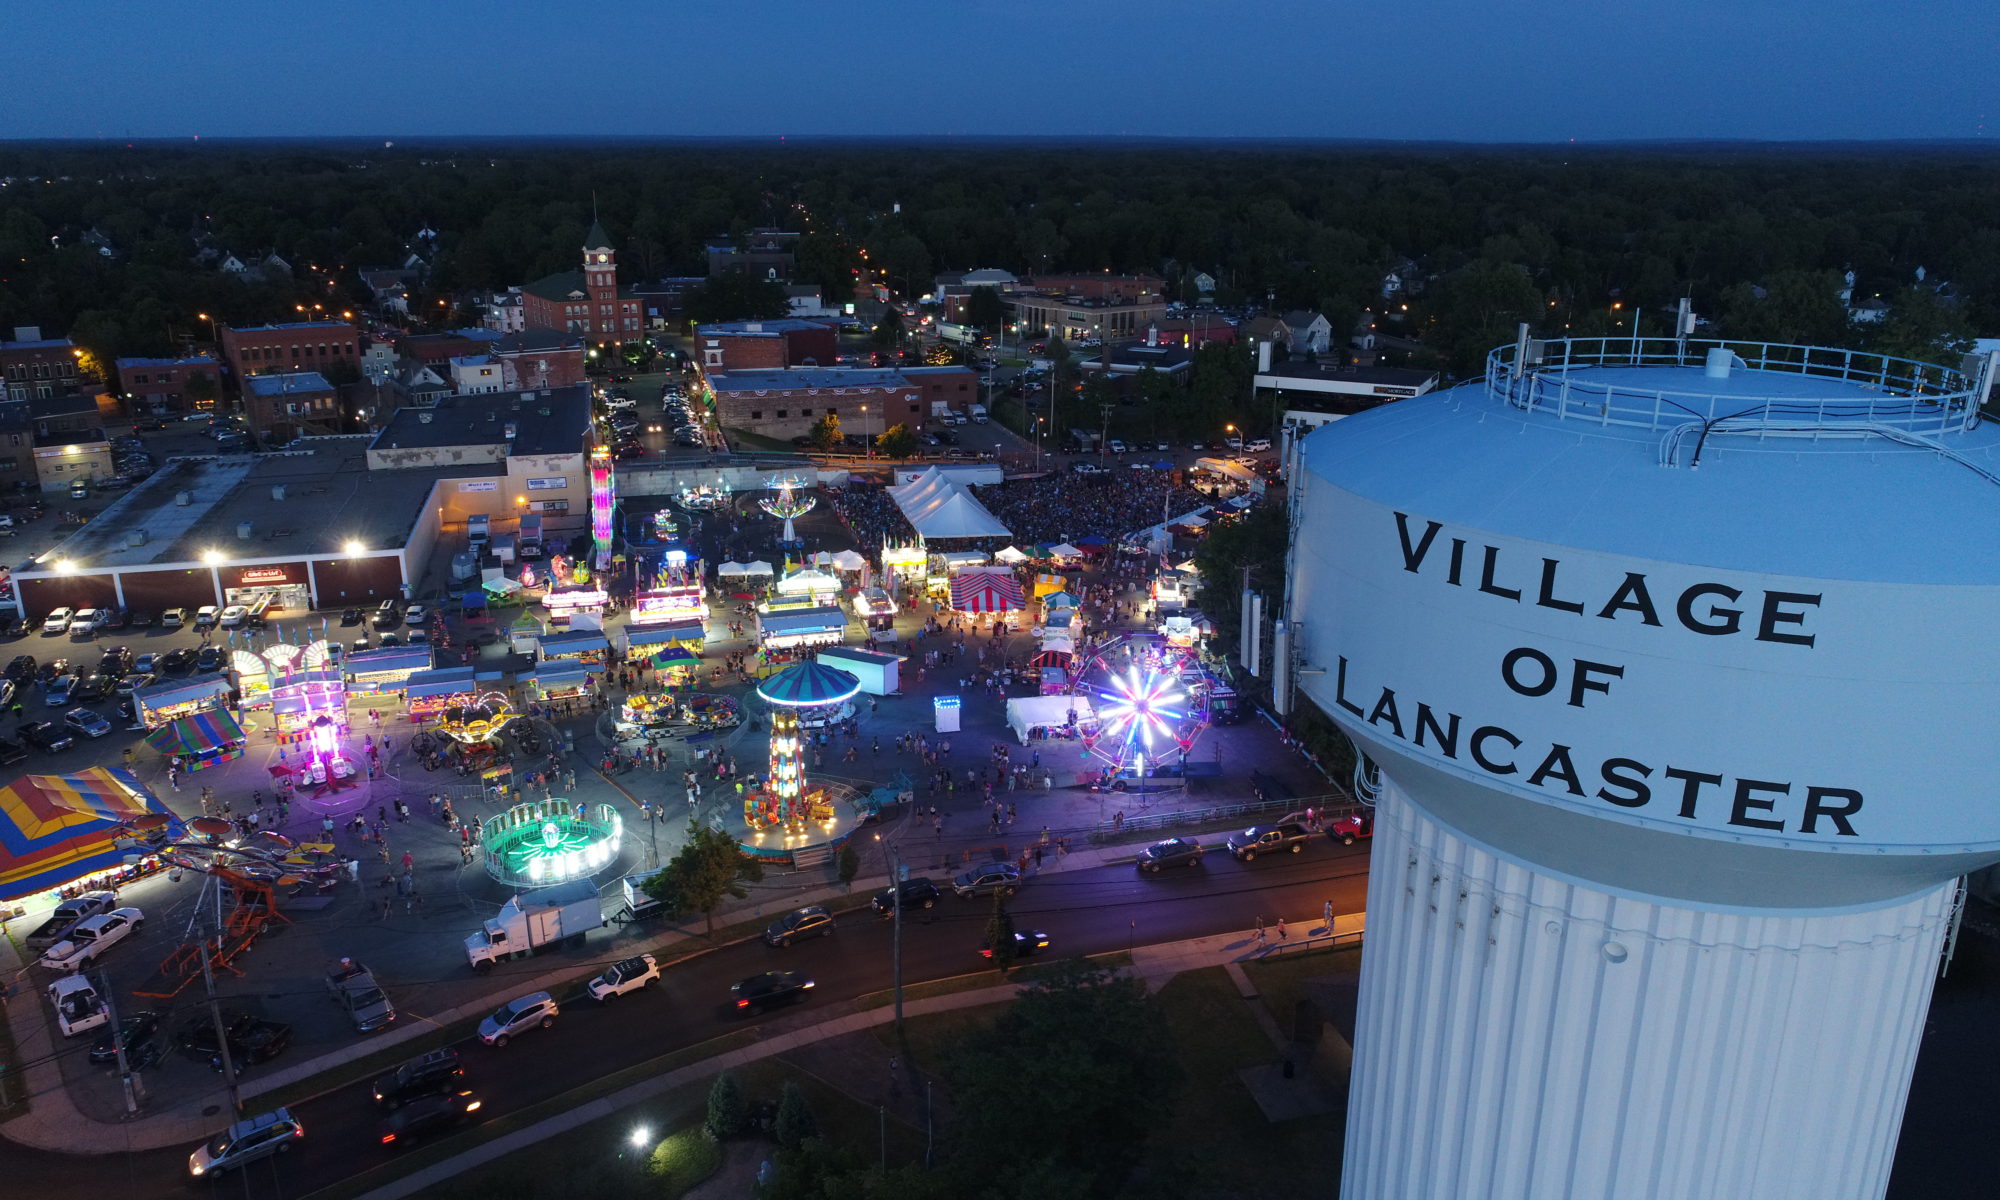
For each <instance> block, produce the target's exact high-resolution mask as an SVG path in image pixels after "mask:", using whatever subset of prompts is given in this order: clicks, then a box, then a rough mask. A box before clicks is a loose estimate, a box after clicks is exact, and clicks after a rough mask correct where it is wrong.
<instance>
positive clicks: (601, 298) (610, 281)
mask: <svg viewBox="0 0 2000 1200" xmlns="http://www.w3.org/2000/svg"><path fill="white" fill-rule="evenodd" d="M583 285H584V288H585V290H587V291H588V292H589V293H590V299H591V302H592V304H593V306H594V308H595V313H596V315H597V316H598V317H599V318H600V320H602V321H604V322H607V323H608V322H609V321H610V319H611V313H612V310H611V309H610V308H607V307H603V306H605V305H609V304H613V303H615V302H616V301H617V299H618V252H617V251H616V250H614V249H612V247H611V235H610V234H608V233H606V232H604V223H603V222H602V221H598V220H595V219H593V220H592V221H591V222H590V232H589V233H587V234H585V235H584V238H583Z"/></svg>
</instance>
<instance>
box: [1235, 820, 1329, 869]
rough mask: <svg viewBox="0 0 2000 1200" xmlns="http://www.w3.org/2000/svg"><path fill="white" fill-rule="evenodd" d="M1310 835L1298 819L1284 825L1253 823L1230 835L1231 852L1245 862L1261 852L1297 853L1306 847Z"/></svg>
mask: <svg viewBox="0 0 2000 1200" xmlns="http://www.w3.org/2000/svg"><path fill="white" fill-rule="evenodd" d="M1309 836H1311V835H1310V834H1309V833H1307V831H1306V827H1305V826H1303V825H1301V824H1299V823H1298V822H1296V821H1287V822H1285V823H1284V824H1282V825H1252V826H1251V827H1250V828H1248V829H1245V830H1243V831H1242V832H1241V833H1232V834H1230V835H1229V852H1230V853H1231V854H1233V855H1235V856H1236V857H1237V858H1238V859H1241V860H1242V861H1243V862H1250V861H1252V860H1254V859H1255V858H1256V857H1257V856H1258V855H1259V854H1276V853H1278V852H1279V851H1280V850H1289V851H1291V852H1292V853H1293V854H1297V853H1299V852H1300V851H1302V850H1304V849H1305V848H1306V838H1307V837H1309Z"/></svg>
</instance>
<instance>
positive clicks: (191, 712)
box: [132, 675, 234, 729]
mask: <svg viewBox="0 0 2000 1200" xmlns="http://www.w3.org/2000/svg"><path fill="white" fill-rule="evenodd" d="M233 690H234V689H233V688H231V687H230V685H229V680H228V679H227V678H226V677H224V676H221V675H204V676H202V677H201V678H199V679H174V680H169V681H167V682H165V683H156V684H153V685H152V686H151V687H143V688H140V689H139V690H138V691H136V692H133V693H132V707H133V711H135V712H136V713H138V715H139V723H140V724H142V725H144V726H145V727H146V728H147V729H160V728H163V727H165V726H167V725H170V724H172V723H173V722H175V721H178V720H180V719H182V718H183V717H192V716H196V715H198V714H201V713H212V712H222V711H224V710H226V709H227V708H228V707H229V697H230V694H231V693H232V692H233Z"/></svg>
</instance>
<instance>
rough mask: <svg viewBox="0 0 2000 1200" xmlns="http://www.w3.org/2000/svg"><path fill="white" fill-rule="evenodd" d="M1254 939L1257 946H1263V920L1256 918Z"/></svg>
mask: <svg viewBox="0 0 2000 1200" xmlns="http://www.w3.org/2000/svg"><path fill="white" fill-rule="evenodd" d="M1256 938H1257V944H1258V945H1259V946H1261V945H1263V944H1264V918H1262V917H1258V918H1257V933H1256Z"/></svg>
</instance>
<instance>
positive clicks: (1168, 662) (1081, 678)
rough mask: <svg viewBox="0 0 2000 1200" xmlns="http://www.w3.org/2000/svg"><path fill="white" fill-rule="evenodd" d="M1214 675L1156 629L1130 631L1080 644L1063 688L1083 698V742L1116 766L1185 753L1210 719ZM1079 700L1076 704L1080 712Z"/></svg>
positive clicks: (1138, 767) (1139, 768) (1135, 766)
mask: <svg viewBox="0 0 2000 1200" xmlns="http://www.w3.org/2000/svg"><path fill="white" fill-rule="evenodd" d="M1213 684H1214V679H1213V678H1212V677H1211V676H1210V675H1209V673H1208V670H1207V668H1205V667H1203V666H1202V665H1201V660H1200V658H1199V657H1198V656H1197V655H1196V654H1195V653H1194V651H1193V650H1192V649H1190V648H1188V647H1184V646H1173V645H1169V644H1168V643H1167V641H1166V639H1165V638H1163V637H1161V636H1160V635H1158V634H1154V633H1128V634H1123V635H1121V636H1118V637H1115V638H1112V639H1110V640H1109V641H1105V642H1101V643H1099V644H1097V645H1095V646H1092V647H1090V648H1089V649H1087V650H1085V651H1083V652H1082V653H1081V654H1080V655H1079V656H1078V658H1077V661H1076V663H1075V666H1074V669H1073V670H1072V672H1071V675H1070V685H1069V689H1068V694H1069V695H1070V696H1073V697H1079V698H1081V699H1083V700H1085V701H1087V702H1088V706H1089V707H1090V708H1091V709H1093V710H1094V711H1095V717H1094V718H1093V719H1086V720H1084V721H1082V722H1081V724H1080V735H1081V737H1082V739H1083V746H1084V749H1085V750H1086V751H1087V752H1089V753H1090V754H1093V755H1095V756H1097V757H1098V758H1099V759H1101V760H1103V761H1104V762H1105V763H1108V764H1109V765H1110V767H1111V769H1112V771H1113V773H1116V772H1119V771H1123V770H1125V769H1127V768H1133V769H1135V770H1137V771H1138V772H1139V773H1140V774H1142V775H1143V774H1144V773H1145V765H1146V764H1147V763H1149V762H1157V761H1159V760H1160V759H1162V758H1164V757H1166V756H1169V755H1184V754H1186V753H1187V752H1188V751H1189V750H1191V749H1192V748H1193V746H1194V742H1195V739H1196V738H1198V737H1200V736H1201V733H1202V731H1203V730H1205V729H1207V728H1208V724H1209V692H1210V691H1211V689H1212V687H1213ZM1083 709H1084V706H1082V705H1079V706H1078V709H1077V711H1078V713H1079V714H1081V713H1082V712H1083Z"/></svg>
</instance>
